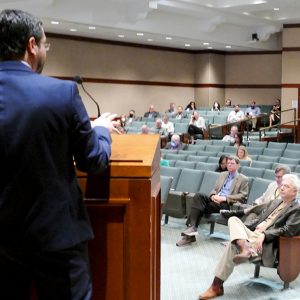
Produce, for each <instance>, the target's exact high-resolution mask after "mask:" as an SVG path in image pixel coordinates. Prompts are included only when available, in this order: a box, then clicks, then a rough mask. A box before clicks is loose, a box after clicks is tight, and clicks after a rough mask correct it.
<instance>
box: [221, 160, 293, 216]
mask: <svg viewBox="0 0 300 300" xmlns="http://www.w3.org/2000/svg"><path fill="white" fill-rule="evenodd" d="M290 173H291V170H290V168H289V167H287V166H284V165H279V166H278V167H277V168H276V169H275V181H274V182H271V183H270V184H269V186H268V188H267V190H266V191H265V192H264V193H263V194H262V195H261V196H260V197H259V198H257V199H256V200H255V201H254V202H253V205H248V204H243V205H241V206H240V207H239V208H238V209H236V210H225V209H224V210H220V213H221V215H222V216H223V217H224V218H230V217H233V216H235V217H243V216H247V218H246V222H248V221H251V220H253V219H255V218H256V217H257V216H258V215H259V214H260V213H261V212H262V211H263V210H264V209H265V208H266V206H267V205H268V204H269V202H270V201H273V200H276V199H277V198H278V197H279V196H280V187H281V184H282V177H283V175H285V174H290Z"/></svg>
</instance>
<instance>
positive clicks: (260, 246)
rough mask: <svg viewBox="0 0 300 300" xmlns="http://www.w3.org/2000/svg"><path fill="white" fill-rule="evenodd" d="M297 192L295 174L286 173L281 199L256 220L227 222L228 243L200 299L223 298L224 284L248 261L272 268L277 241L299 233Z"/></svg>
mask: <svg viewBox="0 0 300 300" xmlns="http://www.w3.org/2000/svg"><path fill="white" fill-rule="evenodd" d="M299 190H300V180H299V178H298V177H297V175H294V174H286V175H284V176H283V180H282V185H281V187H280V198H278V199H276V200H274V201H271V202H269V205H268V206H267V208H266V209H265V210H264V211H263V212H262V213H261V214H260V215H259V216H258V217H257V218H256V219H254V220H252V221H251V222H249V223H245V224H244V223H243V222H242V221H241V220H240V219H239V218H237V217H232V218H230V219H229V221H228V227H229V232H230V241H231V242H230V243H229V244H228V245H227V247H226V250H225V252H224V253H223V256H222V258H221V260H220V262H219V264H218V266H217V268H216V271H215V278H214V280H213V283H212V285H211V286H210V288H209V289H208V290H207V291H206V292H205V293H203V294H202V295H200V297H199V299H212V298H215V297H218V296H221V295H223V294H224V288H223V283H224V281H225V280H226V279H227V278H228V277H229V276H230V274H231V273H232V272H233V269H234V267H235V266H236V265H237V264H240V263H243V262H247V261H249V260H251V258H256V259H257V258H258V259H259V258H261V259H262V263H263V265H264V266H266V267H274V266H275V261H276V256H275V253H276V252H274V247H275V248H276V244H277V243H276V242H277V238H278V237H279V236H287V237H289V236H295V235H298V234H299V229H300V204H299V203H298V201H297V194H298V192H299ZM237 250H238V252H239V253H238V254H237Z"/></svg>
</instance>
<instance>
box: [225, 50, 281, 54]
mask: <svg viewBox="0 0 300 300" xmlns="http://www.w3.org/2000/svg"><path fill="white" fill-rule="evenodd" d="M257 54H259V55H264V54H282V51H281V50H269V51H232V52H226V55H257Z"/></svg>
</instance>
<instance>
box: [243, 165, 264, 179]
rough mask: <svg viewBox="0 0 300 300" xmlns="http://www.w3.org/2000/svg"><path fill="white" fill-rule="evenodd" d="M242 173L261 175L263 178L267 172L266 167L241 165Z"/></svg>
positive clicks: (253, 175) (254, 175) (251, 175)
mask: <svg viewBox="0 0 300 300" xmlns="http://www.w3.org/2000/svg"><path fill="white" fill-rule="evenodd" d="M240 170H241V173H242V174H244V175H245V176H250V177H259V178H262V177H263V175H264V172H265V169H262V168H253V167H241V168H240Z"/></svg>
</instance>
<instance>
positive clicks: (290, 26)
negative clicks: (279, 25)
mask: <svg viewBox="0 0 300 300" xmlns="http://www.w3.org/2000/svg"><path fill="white" fill-rule="evenodd" d="M299 27H300V24H299V23H298V24H283V28H299Z"/></svg>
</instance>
